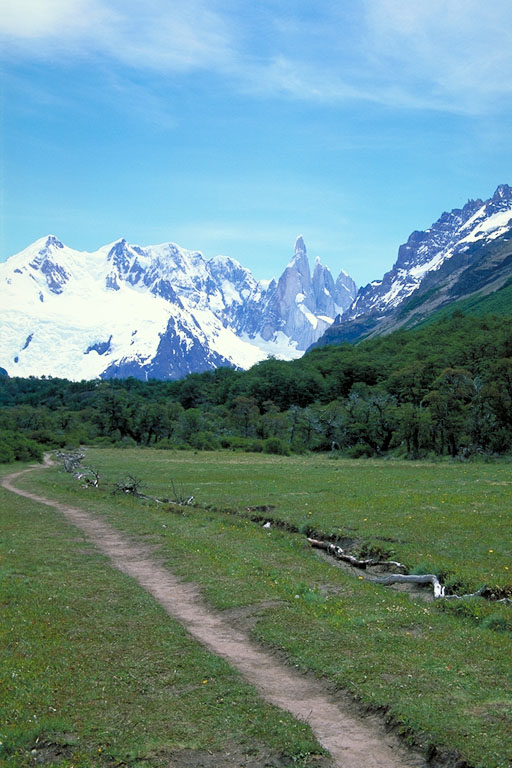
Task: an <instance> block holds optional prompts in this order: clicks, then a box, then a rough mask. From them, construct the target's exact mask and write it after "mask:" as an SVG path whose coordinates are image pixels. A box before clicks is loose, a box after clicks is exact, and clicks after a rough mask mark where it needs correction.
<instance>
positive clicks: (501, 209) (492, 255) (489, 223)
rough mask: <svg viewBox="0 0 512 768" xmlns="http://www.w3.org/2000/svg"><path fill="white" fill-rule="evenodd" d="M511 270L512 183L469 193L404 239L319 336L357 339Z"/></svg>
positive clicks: (497, 284)
mask: <svg viewBox="0 0 512 768" xmlns="http://www.w3.org/2000/svg"><path fill="white" fill-rule="evenodd" d="M511 276H512V188H511V187H509V186H508V185H506V184H502V185H500V186H499V187H498V188H497V190H496V192H495V193H494V195H493V196H492V197H491V198H490V199H489V200H486V201H482V200H470V201H468V202H467V203H466V205H465V206H464V207H463V208H460V209H459V208H455V209H454V210H452V211H451V212H450V213H443V214H442V216H441V217H440V218H439V219H438V220H437V221H436V222H435V223H434V224H432V226H431V227H429V229H427V230H425V231H424V232H413V233H412V234H411V235H410V237H409V239H408V241H407V242H406V243H405V244H404V245H401V246H400V248H399V251H398V258H397V260H396V262H395V264H394V265H393V268H392V269H391V270H390V271H389V272H387V273H386V274H385V275H384V277H383V278H382V280H376V281H374V282H372V283H370V284H369V285H367V286H365V287H363V288H361V289H360V290H359V292H358V294H357V296H356V298H355V300H354V301H353V303H352V304H351V306H350V307H349V308H348V309H347V310H346V312H345V313H343V315H342V316H339V317H337V318H336V321H335V323H334V324H333V325H332V326H331V327H330V328H329V329H328V330H327V331H326V333H325V334H324V335H323V336H322V337H321V338H320V339H319V340H318V342H316V343H317V344H318V345H322V344H333V343H341V342H343V341H356V340H357V339H360V338H363V337H371V336H376V335H380V334H382V333H389V332H391V331H393V330H396V329H397V328H400V327H411V326H413V325H415V324H416V323H418V322H420V321H421V320H422V319H423V318H425V317H426V316H428V315H429V314H431V313H432V312H434V311H436V310H437V309H439V308H440V307H443V306H446V305H448V304H450V303H451V302H454V301H456V300H457V299H460V298H464V297H468V296H471V295H473V294H476V293H480V292H483V293H491V292H493V291H496V290H498V289H499V288H501V287H502V286H503V285H504V283H505V282H506V281H507V280H508V279H509V278H510V277H511Z"/></svg>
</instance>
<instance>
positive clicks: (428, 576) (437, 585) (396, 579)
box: [371, 573, 445, 598]
mask: <svg viewBox="0 0 512 768" xmlns="http://www.w3.org/2000/svg"><path fill="white" fill-rule="evenodd" d="M371 581H373V583H374V584H385V585H390V584H432V586H433V588H434V597H435V598H437V597H445V588H444V587H443V586H442V584H441V582H440V581H439V579H438V578H437V576H436V575H435V574H434V573H424V574H421V575H417V576H416V575H407V576H406V575H405V574H403V573H391V574H390V575H389V576H384V577H382V578H377V579H371Z"/></svg>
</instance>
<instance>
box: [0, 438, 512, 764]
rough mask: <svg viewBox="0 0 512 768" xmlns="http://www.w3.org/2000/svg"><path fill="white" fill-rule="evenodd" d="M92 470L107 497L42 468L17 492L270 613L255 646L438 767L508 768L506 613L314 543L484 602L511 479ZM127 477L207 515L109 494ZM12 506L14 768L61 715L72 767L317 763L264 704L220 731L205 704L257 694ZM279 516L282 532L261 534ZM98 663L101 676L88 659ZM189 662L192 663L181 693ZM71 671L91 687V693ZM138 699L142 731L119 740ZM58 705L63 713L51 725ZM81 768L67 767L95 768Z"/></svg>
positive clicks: (123, 456) (219, 599)
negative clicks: (430, 578) (419, 589)
mask: <svg viewBox="0 0 512 768" xmlns="http://www.w3.org/2000/svg"><path fill="white" fill-rule="evenodd" d="M84 463H85V464H87V465H90V466H93V467H94V468H95V469H97V470H98V471H99V472H100V474H101V478H102V480H101V485H100V488H98V489H93V488H88V489H84V488H82V487H81V485H80V483H79V481H77V480H76V479H75V478H73V477H72V476H71V475H68V474H66V473H64V472H63V470H62V469H61V468H60V467H54V468H51V469H44V470H41V471H35V472H32V473H31V474H29V475H27V476H25V477H24V478H22V479H20V481H19V485H20V487H26V488H30V489H31V490H33V491H35V492H38V493H40V494H44V495H47V496H49V497H52V498H55V499H59V500H66V501H68V502H69V503H70V504H72V505H75V506H81V507H83V508H86V509H89V510H91V511H94V512H95V513H97V514H99V515H102V516H104V517H105V518H106V519H108V520H109V522H110V523H111V524H113V525H114V526H115V527H117V528H119V529H120V530H122V531H126V532H128V533H129V534H131V535H132V536H134V537H136V538H138V539H140V540H142V541H144V542H145V543H150V544H152V545H153V546H155V547H156V548H157V556H158V558H159V560H160V561H162V560H163V561H164V562H165V563H166V564H167V565H168V566H169V567H170V568H171V569H172V570H173V571H174V572H175V573H178V574H179V575H180V576H181V577H182V578H184V579H186V580H191V581H194V582H196V583H198V584H199V585H200V586H201V590H202V592H203V594H204V596H205V598H206V599H207V601H208V602H209V603H210V604H211V605H212V606H213V607H215V608H216V609H218V610H225V611H236V610H237V609H240V610H241V611H242V612H243V609H247V610H250V609H251V608H254V609H257V613H256V614H255V618H254V620H253V621H252V622H251V626H250V632H251V634H252V637H253V638H254V639H256V640H257V641H258V642H260V643H262V644H263V645H265V646H267V647H270V648H272V649H275V650H276V651H279V652H280V654H281V656H282V658H284V659H286V660H287V662H288V663H290V664H292V665H294V666H296V667H298V668H299V669H302V670H304V671H309V672H311V673H314V674H316V675H317V676H319V677H320V678H322V679H323V680H324V681H325V685H326V688H329V689H330V690H332V689H340V690H343V691H347V692H349V693H350V694H351V695H352V696H353V697H354V699H356V700H357V701H358V702H359V703H360V705H361V706H362V707H363V708H369V709H372V710H376V711H380V712H381V713H382V715H383V717H385V718H387V719H388V721H389V722H390V723H392V724H394V726H395V727H396V728H398V729H399V730H400V732H401V733H402V734H403V735H404V738H406V739H409V740H410V741H411V742H414V743H415V744H416V745H417V746H420V747H421V748H422V749H423V750H424V751H425V753H426V754H428V755H430V756H432V755H434V754H437V755H440V756H441V757H442V759H443V760H444V761H446V762H448V761H449V760H454V759H456V758H458V759H459V760H460V761H466V762H465V764H466V765H468V766H472V768H509V766H510V763H511V760H512V672H511V666H512V665H511V639H512V638H511V632H510V630H511V628H512V607H511V606H508V605H505V604H503V603H497V602H496V601H492V600H489V599H484V598H470V599H463V600H453V601H449V602H443V601H435V602H433V601H431V600H428V599H426V598H428V590H426V591H425V594H419V593H415V594H414V595H412V596H411V595H410V594H407V593H404V592H401V591H398V590H395V589H392V588H389V587H384V586H382V585H379V584H374V583H371V582H370V581H369V580H368V578H366V577H367V575H368V574H366V573H365V572H358V571H353V570H351V569H343V568H338V567H335V565H334V564H333V562H332V561H329V560H327V559H326V558H324V557H322V556H320V555H319V554H318V552H316V551H314V550H312V549H311V548H310V547H309V545H308V544H307V541H306V537H305V535H304V534H305V533H307V532H313V531H314V532H315V533H316V534H318V535H319V536H326V537H335V538H338V539H340V540H341V541H343V542H346V543H348V544H349V545H350V547H351V549H352V551H353V552H356V553H358V552H360V553H363V554H364V553H368V552H369V553H372V552H375V553H380V554H381V555H382V556H390V557H392V558H393V559H398V560H400V561H401V562H403V563H405V564H406V565H407V567H408V569H409V570H410V571H411V572H416V573H425V572H427V573H428V572H435V573H436V574H437V575H439V576H440V577H441V578H442V579H443V581H444V583H445V584H446V586H447V588H448V591H450V592H456V593H460V594H462V593H465V592H469V591H474V590H476V589H478V588H480V587H482V586H483V585H484V584H485V585H486V595H488V596H489V597H492V596H495V597H501V596H504V595H507V594H510V592H511V588H512V577H511V575H510V574H511V570H512V537H511V534H510V523H511V516H512V511H511V507H510V488H511V484H512V477H511V465H510V464H507V463H457V462H432V463H427V462H421V463H420V462H418V463H408V462H398V461H387V460H359V461H355V460H343V459H340V460H333V459H331V458H329V457H327V456H324V455H317V456H298V457H282V456H266V455H248V454H238V453H229V452H223V453H208V452H201V453H192V452H171V451H165V450H155V449H126V450H114V449H100V448H96V449H89V450H88V451H87V457H86V460H85V462H84ZM2 471H4V470H2ZM129 474H131V475H134V476H136V477H137V478H140V479H141V480H142V481H143V482H144V484H145V488H144V489H143V490H144V491H145V492H146V493H148V494H150V495H154V496H158V497H167V498H169V499H171V500H172V499H173V498H174V497H175V496H178V497H179V496H182V495H183V496H187V497H188V496H194V499H195V504H196V506H186V507H180V506H179V505H174V504H168V503H164V504H155V503H153V502H148V501H143V500H140V499H136V498H132V497H128V496H126V495H123V494H116V495H113V494H112V490H113V488H114V485H115V483H116V482H120V481H122V480H123V479H124V478H126V477H127V476H128V475H129ZM2 499H3V503H4V504H5V506H6V509H7V511H8V513H7V514H3V515H2V525H3V526H4V527H5V526H7V534H8V535H7V537H5V536H4V537H3V538H2V542H3V543H2V546H3V547H4V546H5V551H4V552H3V560H2V566H3V570H4V571H5V582H6V584H7V585H9V589H11V590H12V597H10V598H8V599H7V602H6V603H5V605H4V608H5V607H6V612H5V613H4V619H3V621H4V625H3V628H2V632H5V633H6V638H8V640H9V642H11V643H12V644H13V645H12V648H16V649H18V648H21V656H20V658H19V659H18V662H19V674H20V675H21V678H20V679H19V680H18V679H17V678H15V677H12V674H11V673H12V672H14V673H16V674H18V671H17V670H18V667H16V666H13V668H12V669H10V668H9V666H7V667H6V669H7V672H6V673H5V674H6V680H7V681H8V687H7V692H8V696H7V704H4V706H5V713H4V715H3V717H2V723H5V722H8V723H10V725H9V729H10V730H9V729H7V730H8V733H7V736H6V734H4V733H3V732H0V738H2V740H5V741H6V743H8V744H10V746H9V748H8V752H7V758H6V759H7V760H9V761H11V762H7V763H6V764H7V765H13V766H14V765H15V766H18V765H20V766H21V765H25V764H26V765H29V764H32V763H30V758H29V757H27V760H28V762H26V763H24V762H23V759H25V758H24V757H23V755H25V754H29V753H30V751H29V752H26V750H27V749H28V747H30V745H31V741H32V742H33V741H34V739H35V738H36V734H37V732H38V731H37V728H38V727H40V728H41V731H40V732H41V734H42V737H41V738H42V739H46V740H47V741H52V738H53V740H54V741H57V737H55V738H54V737H50V736H48V735H46V734H47V732H49V731H51V728H52V727H53V726H51V722H52V721H57V719H59V722H58V723H56V725H55V728H54V731H55V729H56V732H57V734H58V738H61V740H65V739H66V738H67V737H65V736H62V734H71V735H72V738H73V739H76V745H75V746H73V745H71V746H68V747H66V749H68V750H71V752H68V753H66V754H69V755H71V754H72V750H73V749H75V751H76V752H78V753H80V754H81V752H80V750H82V749H83V750H85V752H84V754H85V753H86V752H87V750H89V752H87V754H88V755H89V759H90V754H91V751H90V750H93V751H94V750H95V754H99V755H100V756H103V755H105V754H106V753H108V754H109V756H115V758H116V759H123V760H124V761H125V762H126V764H130V760H133V761H136V759H139V760H140V759H144V760H147V761H149V762H147V764H148V765H153V764H155V765H158V764H159V763H158V760H159V759H161V758H160V757H159V755H163V754H165V752H166V750H167V752H169V751H170V752H172V750H176V749H189V748H191V749H205V748H208V740H209V739H211V741H210V742H209V743H210V744H211V748H212V749H213V750H222V749H223V748H225V747H223V744H224V741H225V740H227V742H229V743H233V744H237V745H242V748H243V746H244V745H245V747H246V748H247V745H248V744H251V743H254V744H255V745H256V747H255V748H260V749H262V750H264V749H266V748H269V749H271V750H274V752H280V753H282V754H286V755H288V756H289V760H290V764H295V763H296V761H297V760H302V761H306V764H307V761H308V760H309V759H313V757H315V756H316V755H317V754H318V752H319V751H320V750H319V748H318V746H317V745H315V744H314V742H313V741H312V739H311V737H310V735H309V734H308V732H307V729H306V728H305V726H298V725H296V724H294V723H293V721H292V720H291V718H289V719H287V718H285V717H282V715H281V714H279V715H278V716H276V714H275V711H273V710H272V708H271V707H266V706H265V705H264V704H262V703H261V702H260V701H259V700H258V699H257V697H256V696H255V703H254V709H251V712H250V713H249V712H247V711H245V712H238V711H237V714H238V719H237V720H236V722H235V721H234V720H229V719H227V720H226V719H224V720H223V718H226V712H225V710H224V706H223V705H222V706H221V705H220V704H219V705H218V706H217V708H213V709H214V712H212V708H211V702H212V699H209V698H208V697H210V696H211V697H214V696H217V698H216V699H215V701H217V702H218V701H219V699H224V701H225V700H226V696H227V695H228V694H227V693H226V691H228V690H231V686H232V685H234V684H235V682H236V685H238V686H242V685H243V683H241V681H240V680H239V679H238V677H237V675H235V674H234V673H233V672H231V671H230V670H229V668H228V667H227V665H225V664H224V663H223V662H222V663H221V662H220V661H219V660H218V659H215V658H214V657H213V658H212V657H211V656H210V655H208V654H206V653H205V652H204V651H202V650H201V649H200V648H198V647H197V645H196V644H194V643H192V642H191V641H190V640H189V639H188V638H187V636H186V635H185V633H183V632H182V631H181V630H180V628H179V627H178V626H175V625H174V622H172V621H171V620H170V619H168V617H167V616H166V615H165V614H163V611H161V610H160V609H159V608H158V607H157V606H155V605H154V603H153V601H152V600H151V598H149V597H148V596H147V595H145V594H144V593H143V592H141V591H140V590H139V588H138V587H136V586H135V585H134V584H132V583H131V582H130V581H129V580H128V579H126V577H123V576H122V575H120V574H117V573H113V572H112V571H111V570H110V569H109V568H108V566H107V565H106V563H105V561H104V559H103V558H102V557H100V556H99V555H97V554H95V553H94V551H92V550H91V549H90V548H87V545H86V544H85V543H84V541H83V537H82V536H81V535H80V534H77V533H76V531H74V530H73V529H72V528H70V527H69V526H68V525H67V524H65V523H64V522H62V521H61V520H60V519H59V516H58V515H57V514H56V513H55V514H54V513H53V512H52V511H51V510H48V509H46V508H44V509H43V508H41V507H40V506H39V505H37V504H32V502H26V501H22V500H21V499H18V498H15V497H13V496H12V495H10V494H7V492H5V491H2ZM255 516H258V517H261V518H262V519H261V520H260V521H259V522H255V521H254V520H251V518H254V517H255ZM265 520H271V521H272V523H271V527H270V529H268V528H263V527H262V522H264V521H265ZM279 524H283V525H284V524H286V525H287V526H288V527H291V528H293V529H294V530H288V529H287V528H286V527H280V526H279ZM11 538H12V540H13V541H15V542H16V543H15V544H13V543H12V542H11V541H10V539H11ZM43 542H44V546H43V544H42V543H43ZM84 547H85V548H86V549H87V553H86V555H84V553H83V550H84ZM10 550H15V551H14V552H11V551H10ZM8 594H10V593H8ZM57 595H60V597H59V598H58V599H54V597H55V596H57ZM72 596H73V597H72ZM49 597H50V598H52V599H51V600H49V599H48V598H49ZM118 605H119V606H120V607H119V608H118V607H117V606H118ZM19 606H21V607H19ZM66 606H67V607H66ZM34 623H35V624H36V627H35V628H33V624H34ZM42 630H44V632H42ZM45 633H47V634H48V637H47V636H46V634H45ZM91 643H93V644H94V643H95V644H96V645H91ZM3 647H5V644H3ZM121 647H123V648H124V650H123V651H120V648H121ZM49 648H55V652H51V653H49V651H48V649H49ZM83 648H88V649H89V650H88V652H87V653H85V652H82V650H81V649H83ZM101 654H104V657H103V658H104V659H105V666H102V665H98V664H95V663H94V658H96V657H97V656H100V658H101V657H102V656H101ZM11 655H12V654H11ZM176 656H179V658H180V660H181V662H182V664H183V666H180V667H179V679H178V680H176V681H174V679H171V678H172V675H174V674H175V673H174V669H175V668H176V661H175V657H176ZM7 658H8V659H10V658H11V656H8V657H7ZM198 658H201V659H203V661H202V662H201V663H199V667H198V666H197V665H198V661H197V659H198ZM77 659H79V661H77ZM169 659H172V660H171V661H170V660H169ZM114 662H115V663H114ZM9 664H14V662H9ZM116 664H117V665H118V666H116ZM166 665H169V666H166ZM209 665H210V666H209ZM3 666H4V667H5V664H4V665H3ZM171 667H172V668H171ZM198 668H199V669H200V670H201V673H200V674H199V675H197V673H196V671H195V670H197V669H198ZM70 669H73V670H75V671H76V674H80V675H82V676H83V680H82V679H81V681H80V684H78V682H75V683H73V680H74V679H75V678H74V676H73V674H72V673H71V672H70ZM162 669H163V670H164V671H163V672H162ZM23 670H25V671H23ZM41 670H43V671H44V674H41ZM128 670H130V674H128ZM212 670H213V671H212ZM9 675H11V676H10V677H9ZM132 675H133V676H134V677H132ZM204 679H207V680H209V681H210V680H212V681H215V682H214V685H215V686H218V688H217V689H216V690H213V689H214V685H211V686H210V685H209V683H208V684H203V682H202V681H203V680H204ZM163 681H165V683H164V682H163ZM175 685H176V686H177V688H174V686H175ZM84 686H85V690H87V691H88V693H87V695H86V696H81V695H80V694H79V692H78V689H79V688H80V690H83V689H84V688H83V687H84ZM180 686H182V687H184V688H185V689H186V690H187V696H188V699H187V698H185V699H184V700H182V699H181V698H180V702H181V703H182V705H181V704H180V708H179V715H177V714H176V710H175V703H176V701H175V698H173V696H174V697H175V696H176V692H177V691H179V690H180ZM103 689H104V690H105V692H106V693H105V699H104V701H105V702H106V703H105V704H104V705H102V706H101V707H99V706H98V704H97V703H98V702H100V701H101V699H102V691H103ZM56 692H58V695H57V693H56ZM107 693H108V696H107ZM249 695H253V694H249V693H247V692H244V694H243V696H242V694H240V700H241V699H242V698H243V700H244V701H246V697H247V696H249ZM52 696H53V698H52ZM205 697H206V698H205ZM128 701H132V702H133V707H134V710H135V714H134V718H135V720H134V723H133V724H132V725H130V727H129V728H126V727H125V728H124V730H123V728H121V727H120V723H121V722H123V717H125V716H126V711H127V709H126V708H127V706H128V704H127V702H128ZM52 702H53V703H52ZM55 702H57V703H58V706H55ZM93 702H96V704H95V705H94V706H93V704H92V703H93ZM123 702H124V707H123ZM148 703H149V704H150V706H149V708H148V709H146V705H147V704H148ZM49 707H54V708H55V709H56V710H57V712H55V713H52V714H51V715H50V714H49V709H48V708H49ZM157 710H158V713H157ZM229 712H230V713H232V709H230V710H229ZM254 712H257V713H258V714H257V716H256V715H254ZM34 714H35V715H36V720H35V721H34V722H33V715H34ZM6 718H7V720H6ZM98 718H99V719H98ZM166 718H178V720H179V724H178V725H177V726H176V729H174V728H171V729H169V728H165V726H164V721H166ZM60 719H62V723H60ZM43 720H44V723H43V724H42V725H41V723H42V722H43ZM40 721H41V722H40ZM221 721H222V723H225V722H227V723H228V725H227V727H226V726H225V725H222V724H221ZM281 721H282V722H281ZM167 722H168V719H167ZM269 723H272V728H273V729H274V730H273V731H272V739H271V743H270V745H269V737H268V734H269V730H268V729H269V727H270V726H269ZM2 727H3V728H4V730H6V726H2ZM30 729H32V730H30ZM294 729H295V730H294ZM137 731H138V732H137ZM59 734H60V735H59ZM176 734H179V736H178V735H176ZM70 738H71V737H70ZM9 739H10V741H9ZM100 749H101V750H102V751H101V753H98V750H100ZM24 750H25V751H24ZM74 754H75V753H73V755H74ZM120 755H124V756H123V757H122V758H121V757H119V756H120ZM308 756H309V757H308ZM66 759H67V758H66ZM69 759H70V761H71V758H69ZM81 759H82V760H83V761H82V763H79V762H78V758H75V757H73V760H74V762H73V763H72V762H56V763H55V764H56V765H59V766H63V765H66V766H67V765H71V764H73V765H75V766H76V765H84V766H85V765H88V764H90V763H87V762H86V760H87V757H83V758H81ZM102 759H103V758H102ZM109 759H114V758H112V757H109ZM293 761H295V763H294V762H293ZM106 764H108V762H106ZM137 764H138V765H140V764H141V763H140V761H139V762H138V763H137ZM162 764H164V762H162ZM461 764H462V763H461Z"/></svg>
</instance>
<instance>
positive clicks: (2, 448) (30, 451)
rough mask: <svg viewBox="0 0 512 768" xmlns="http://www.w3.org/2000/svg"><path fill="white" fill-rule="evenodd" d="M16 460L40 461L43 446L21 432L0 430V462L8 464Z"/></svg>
mask: <svg viewBox="0 0 512 768" xmlns="http://www.w3.org/2000/svg"><path fill="white" fill-rule="evenodd" d="M16 459H17V460H18V461H32V460H33V459H35V460H36V461H42V459H43V447H42V446H41V445H39V444H38V443H36V442H35V441H34V440H31V439H30V438H29V437H25V435H23V434H21V432H13V431H11V430H2V431H0V462H1V463H2V464H8V463H11V462H12V461H15V460H16Z"/></svg>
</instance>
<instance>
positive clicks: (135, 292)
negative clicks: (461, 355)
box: [0, 235, 356, 379]
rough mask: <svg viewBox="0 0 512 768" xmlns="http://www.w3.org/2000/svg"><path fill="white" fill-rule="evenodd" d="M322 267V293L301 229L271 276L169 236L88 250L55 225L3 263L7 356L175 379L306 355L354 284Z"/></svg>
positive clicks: (0, 360)
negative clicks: (66, 240) (56, 231)
mask: <svg viewBox="0 0 512 768" xmlns="http://www.w3.org/2000/svg"><path fill="white" fill-rule="evenodd" d="M315 269H316V270H317V287H318V290H321V291H322V295H321V296H320V297H319V296H317V295H316V294H315V288H314V286H313V281H312V277H311V272H310V268H309V261H308V256H307V251H306V246H305V243H304V240H303V238H302V236H300V237H299V238H297V242H296V246H295V251H294V255H293V257H292V260H291V262H290V263H289V264H288V266H287V267H286V268H285V270H284V272H283V273H282V275H281V276H280V278H279V279H278V280H275V279H274V280H271V281H269V282H268V284H267V283H264V282H260V281H257V280H256V279H255V278H254V276H253V275H252V273H251V272H250V270H248V269H247V268H245V267H243V266H242V265H241V264H240V262H238V261H236V260H235V259H233V258H232V257H228V256H214V257H212V258H210V259H206V258H205V257H204V256H203V254H202V253H201V252H200V251H192V250H188V249H185V248H182V247H180V246H178V245H176V244H175V243H172V242H168V243H162V244H159V245H154V246H140V245H134V244H130V243H128V242H127V241H126V240H125V239H124V238H120V239H118V240H116V241H114V242H112V243H109V244H107V245H104V246H101V247H100V248H98V249H97V250H96V251H92V252H87V251H76V250H74V249H72V248H69V247H68V246H66V245H64V244H63V243H62V242H61V241H60V240H59V239H58V238H57V237H56V236H55V235H48V236H46V237H44V238H40V239H39V240H37V241H36V242H35V243H33V244H32V245H30V246H28V247H27V248H25V249H24V250H23V251H20V252H19V253H18V254H15V255H14V256H12V257H11V258H10V259H8V260H7V261H6V262H4V263H3V264H0V293H1V296H2V309H1V310H0V313H1V316H2V322H1V324H0V366H1V367H3V368H5V369H6V370H8V371H9V373H10V374H11V375H21V376H27V375H36V376H40V375H52V376H66V377H68V378H73V379H80V378H96V377H107V378H109V377H120V376H135V377H137V378H141V379H145V378H162V379H166V378H171V379H173V378H181V377H182V376H185V375H187V374H188V373H192V372H199V371H203V370H209V369H212V368H216V367H218V366H221V365H222V366H224V365H227V366H231V367H238V368H247V367H250V366H251V365H253V364H254V363H256V362H258V361H259V360H262V359H265V358H266V357H267V356H268V355H269V354H270V355H274V356H276V357H282V358H284V359H292V358H294V357H299V356H300V355H301V354H302V353H303V352H304V351H305V350H306V348H307V347H308V346H309V345H310V344H311V343H312V342H313V341H315V340H316V339H317V338H318V337H319V336H320V335H321V333H322V332H323V331H324V330H325V329H326V328H327V327H328V326H329V325H330V324H331V323H332V321H333V320H334V317H335V315H336V314H338V313H339V312H342V311H343V310H344V308H345V307H346V306H348V304H350V302H351V299H352V298H353V296H354V295H355V292H356V289H355V284H354V283H353V281H352V280H351V278H350V277H348V276H347V275H346V274H345V273H340V276H339V278H338V281H341V282H339V283H338V287H336V283H335V282H334V279H333V278H332V275H331V273H330V271H329V270H328V268H327V267H324V266H322V265H321V264H320V265H319V267H318V268H317V266H316V264H315ZM340 286H342V288H341V287H340ZM327 287H328V288H329V290H330V293H329V290H328V289H327ZM326 292H327V294H328V296H327V295H325V293H326ZM327 300H329V301H330V304H329V306H330V309H331V315H330V316H327V315H325V306H326V301H327ZM320 303H321V309H320Z"/></svg>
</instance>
